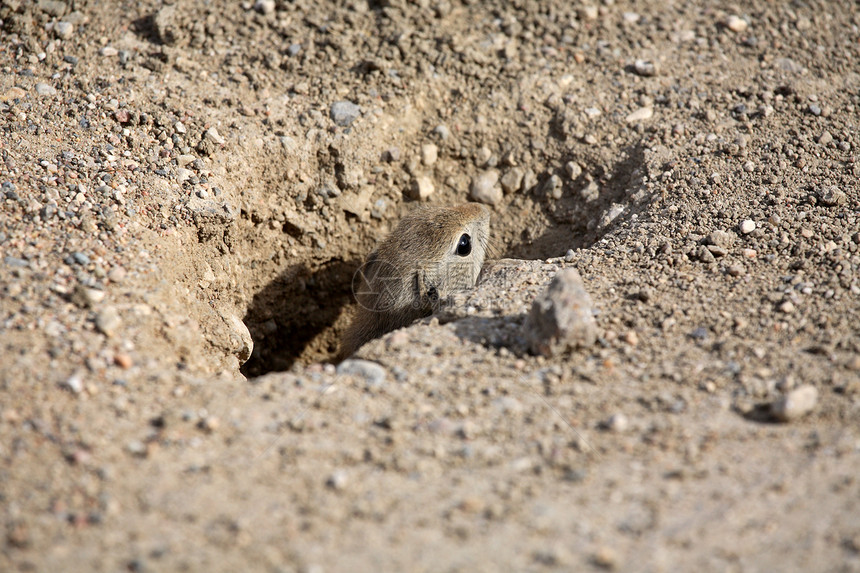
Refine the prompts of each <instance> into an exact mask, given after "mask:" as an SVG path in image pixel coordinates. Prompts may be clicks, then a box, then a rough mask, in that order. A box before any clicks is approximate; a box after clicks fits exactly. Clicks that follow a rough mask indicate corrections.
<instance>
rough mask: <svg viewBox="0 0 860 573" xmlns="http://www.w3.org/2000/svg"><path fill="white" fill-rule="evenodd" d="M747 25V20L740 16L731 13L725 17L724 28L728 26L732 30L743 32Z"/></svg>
mask: <svg viewBox="0 0 860 573" xmlns="http://www.w3.org/2000/svg"><path fill="white" fill-rule="evenodd" d="M748 27H749V24H748V23H747V21H746V20H744V19H743V18H741V17H740V16H735V15H732V16H729V17H728V18H726V28H728V29H729V30H731V31H732V32H737V33H740V32H744V31H746V29H747V28H748Z"/></svg>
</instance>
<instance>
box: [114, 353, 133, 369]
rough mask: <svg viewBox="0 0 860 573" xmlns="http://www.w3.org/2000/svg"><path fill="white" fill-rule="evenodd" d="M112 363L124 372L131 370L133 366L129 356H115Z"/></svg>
mask: <svg viewBox="0 0 860 573" xmlns="http://www.w3.org/2000/svg"><path fill="white" fill-rule="evenodd" d="M113 363H114V364H116V365H117V366H119V367H120V368H124V369H126V370H128V369H129V368H131V366H132V364H133V362H132V360H131V356H129V355H128V354H115V355H114V357H113Z"/></svg>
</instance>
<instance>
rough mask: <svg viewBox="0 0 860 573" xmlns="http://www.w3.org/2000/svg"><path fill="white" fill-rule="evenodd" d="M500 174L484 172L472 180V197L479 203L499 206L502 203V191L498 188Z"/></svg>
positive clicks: (490, 171)
mask: <svg viewBox="0 0 860 573" xmlns="http://www.w3.org/2000/svg"><path fill="white" fill-rule="evenodd" d="M498 182H499V173H498V171H495V170H492V169H491V170H489V171H484V172H483V173H481V174H480V175H477V176H476V177H475V178H474V179H472V186H471V193H470V195H471V197H472V199H474V200H475V201H478V202H479V203H484V204H487V205H498V204H499V203H500V202H501V201H502V189H501V187H499V186H498Z"/></svg>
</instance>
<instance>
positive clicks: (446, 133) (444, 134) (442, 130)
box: [433, 125, 451, 141]
mask: <svg viewBox="0 0 860 573" xmlns="http://www.w3.org/2000/svg"><path fill="white" fill-rule="evenodd" d="M433 133H435V134H436V135H437V136H439V139H441V140H442V141H447V139H448V138H449V137H450V136H451V130H450V129H448V127H447V126H445V125H437V126H436V127H435V128H434V129H433Z"/></svg>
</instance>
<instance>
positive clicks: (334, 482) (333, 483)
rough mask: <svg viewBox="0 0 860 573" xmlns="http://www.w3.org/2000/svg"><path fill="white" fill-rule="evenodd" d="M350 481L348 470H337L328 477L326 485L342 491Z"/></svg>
mask: <svg viewBox="0 0 860 573" xmlns="http://www.w3.org/2000/svg"><path fill="white" fill-rule="evenodd" d="M348 481H349V480H348V475H347V473H346V470H337V471H335V472H333V473H332V474H331V475H330V476H328V479H326V481H325V484H326V485H327V486H328V487H330V488H331V489H333V490H336V491H341V490H343V489H344V488H346V485H347V482H348Z"/></svg>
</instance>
